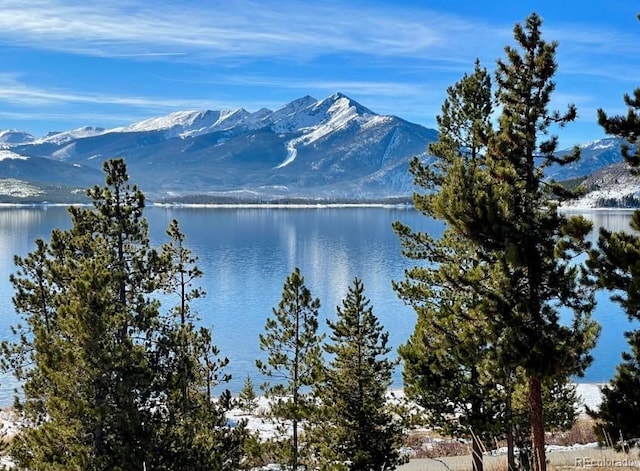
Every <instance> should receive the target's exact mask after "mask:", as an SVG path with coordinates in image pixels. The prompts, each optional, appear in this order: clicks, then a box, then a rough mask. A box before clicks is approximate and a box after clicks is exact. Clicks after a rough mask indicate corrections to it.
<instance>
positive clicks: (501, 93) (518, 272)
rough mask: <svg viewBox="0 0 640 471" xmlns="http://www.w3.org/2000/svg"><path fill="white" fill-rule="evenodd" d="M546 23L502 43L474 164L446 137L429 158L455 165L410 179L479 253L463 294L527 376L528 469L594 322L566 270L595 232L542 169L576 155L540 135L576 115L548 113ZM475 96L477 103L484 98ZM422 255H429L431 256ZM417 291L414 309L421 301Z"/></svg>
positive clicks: (579, 366) (506, 357)
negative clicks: (547, 403)
mask: <svg viewBox="0 0 640 471" xmlns="http://www.w3.org/2000/svg"><path fill="white" fill-rule="evenodd" d="M541 24H542V21H541V19H540V17H539V16H538V15H536V14H532V15H531V16H529V17H528V18H527V20H526V24H525V26H524V27H523V26H522V25H520V24H517V25H516V26H515V28H514V36H515V39H516V42H517V44H518V47H517V48H513V47H509V46H507V47H506V48H505V52H506V56H507V57H506V59H505V60H499V61H498V66H497V72H496V95H495V96H496V99H497V104H498V108H499V109H500V110H501V111H500V112H501V115H500V120H499V124H498V127H497V129H496V130H495V131H494V132H491V133H484V135H485V136H486V138H483V133H476V134H475V135H477V136H478V137H479V139H480V140H479V142H480V143H481V145H480V146H478V145H475V147H476V148H478V147H480V148H481V150H482V152H480V153H478V154H477V155H476V157H477V158H469V157H470V156H471V155H473V154H472V153H470V152H469V151H465V152H462V150H463V148H461V147H460V146H458V145H457V142H458V141H449V142H448V141H447V136H446V133H443V134H445V136H444V139H443V140H441V141H440V143H439V145H441V146H442V147H443V148H442V149H438V147H436V150H438V151H439V152H440V155H438V154H436V155H437V156H439V157H441V156H444V157H441V159H442V160H444V161H445V162H447V161H450V162H452V164H449V165H448V166H447V168H448V172H447V173H446V174H444V173H441V174H436V177H435V179H434V178H430V173H431V172H430V171H423V170H421V169H420V168H419V167H418V168H416V169H415V171H414V175H416V182H417V183H418V184H422V185H423V186H425V187H426V188H427V189H429V190H431V189H433V188H435V189H436V190H438V191H437V197H436V198H435V199H433V200H431V199H430V198H429V197H428V196H426V197H419V198H418V199H417V201H418V202H420V201H424V202H425V206H426V207H427V208H430V207H431V208H434V209H435V210H437V211H438V212H439V213H440V214H441V217H442V219H444V220H445V222H446V223H447V226H448V227H449V228H451V230H452V231H455V233H456V234H455V237H454V238H453V240H458V238H462V239H464V240H465V241H466V243H467V244H468V245H467V247H466V248H465V250H475V251H476V254H477V256H476V258H475V259H474V258H473V257H472V258H471V259H470V260H468V259H466V258H461V259H460V260H459V262H460V264H461V265H460V266H462V267H464V268H465V270H466V265H464V264H463V263H464V262H465V261H470V262H472V263H475V265H473V266H474V267H478V269H479V272H478V273H479V274H481V275H482V276H479V277H477V279H476V280H473V279H472V278H469V281H471V283H469V285H468V287H469V288H470V289H471V291H472V292H473V294H474V296H476V295H478V296H477V298H473V297H471V296H467V297H466V299H467V300H469V299H470V300H471V301H472V302H473V303H474V304H472V306H473V307H475V303H480V304H479V307H481V310H480V311H478V310H476V312H481V313H482V315H483V319H484V320H485V322H486V324H485V325H486V331H487V334H488V338H489V339H498V340H499V343H496V344H494V346H495V349H496V359H497V361H498V365H499V366H500V367H502V368H505V367H506V369H507V371H514V370H515V369H516V368H521V369H522V370H523V371H524V374H525V376H526V381H527V387H528V403H529V407H530V410H529V420H530V425H531V439H532V444H533V468H534V469H535V470H541V471H544V470H545V469H546V461H545V451H544V429H545V426H544V414H543V411H544V408H543V384H544V383H546V382H547V381H550V380H551V379H557V380H559V381H560V382H564V381H565V380H566V379H567V378H568V377H570V376H571V375H576V374H577V375H579V374H581V373H582V372H583V371H584V368H585V367H586V365H587V364H588V363H589V361H590V359H591V358H590V356H589V355H588V352H589V350H590V349H591V348H592V347H593V345H594V342H595V338H596V336H597V333H598V327H597V325H596V324H595V323H594V322H593V321H591V319H590V313H591V311H592V309H593V306H594V298H593V292H592V290H590V289H589V288H588V287H587V285H586V283H585V281H586V274H585V272H584V270H583V267H581V266H579V265H576V264H572V260H573V258H574V257H576V256H577V255H578V254H580V253H584V252H585V251H586V250H587V249H588V248H589V244H588V242H586V240H585V236H586V234H588V232H589V231H590V229H591V225H590V223H588V222H587V221H586V220H585V219H584V218H581V217H573V218H569V219H567V218H565V217H563V216H562V215H560V214H559V213H558V211H557V204H558V202H559V201H561V200H562V199H564V198H567V197H569V196H571V195H572V193H571V192H569V191H567V190H565V189H563V188H562V187H560V186H559V185H558V184H556V183H554V182H549V181H546V180H545V179H544V169H545V168H546V167H547V166H549V165H551V164H558V165H566V164H569V163H571V162H573V161H575V160H576V159H578V158H579V153H578V152H577V150H576V152H574V153H572V154H569V155H566V156H563V157H561V158H559V157H556V156H555V155H554V151H555V149H556V145H557V138H556V137H554V136H551V137H547V134H548V132H549V127H550V125H551V124H554V123H555V124H557V125H560V126H563V125H565V124H566V123H568V122H570V121H572V120H573V119H574V118H575V116H576V111H575V108H574V107H573V106H570V107H569V109H568V111H567V112H566V113H564V114H560V113H558V112H550V111H549V110H548V105H549V102H550V99H551V94H552V92H553V90H554V88H555V85H554V83H553V81H552V77H553V75H554V74H555V71H556V67H557V66H556V63H555V51H556V48H557V44H556V43H547V42H545V41H544V40H543V39H542V35H541V31H540V27H541ZM481 96H482V97H485V96H486V94H485V95H481ZM477 101H478V103H477V105H478V106H479V104H480V103H484V102H485V101H486V98H485V99H482V98H478V99H477ZM471 129H473V128H471ZM473 142H475V141H473ZM447 159H448V160H447ZM414 167H415V166H414ZM425 184H426V185H425ZM418 254H419V255H421V256H423V258H425V259H428V256H429V254H428V253H426V254H425V253H418ZM445 254H446V252H445ZM436 261H437V262H438V260H436ZM473 273H474V271H473V270H472V271H471V272H470V273H469V275H468V276H469V277H471V276H472V274H473ZM487 275H488V276H487ZM465 276H466V275H465ZM416 296H417V300H418V302H419V301H420V300H421V298H420V296H421V294H420V293H417V294H416ZM560 307H566V308H568V309H569V310H570V311H572V312H573V319H572V320H571V322H570V323H569V324H568V325H567V324H564V323H561V322H560V313H559V309H560Z"/></svg>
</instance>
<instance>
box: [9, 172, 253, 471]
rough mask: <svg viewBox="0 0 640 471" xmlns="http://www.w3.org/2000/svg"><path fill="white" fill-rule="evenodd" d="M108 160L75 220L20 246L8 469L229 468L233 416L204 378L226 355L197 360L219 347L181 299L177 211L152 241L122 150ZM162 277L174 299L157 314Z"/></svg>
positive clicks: (183, 273)
mask: <svg viewBox="0 0 640 471" xmlns="http://www.w3.org/2000/svg"><path fill="white" fill-rule="evenodd" d="M104 170H105V173H106V186H105V187H103V188H100V187H94V188H92V189H91V190H89V191H88V192H87V194H88V195H89V197H90V198H91V199H92V201H93V205H94V208H82V207H72V208H70V209H69V212H70V214H71V218H72V228H71V229H69V230H67V231H61V230H54V231H53V232H52V234H51V240H50V241H49V242H48V243H47V242H44V241H42V240H38V241H36V250H35V251H34V252H32V253H31V254H29V255H28V256H27V257H25V258H20V257H16V265H17V267H18V271H17V273H16V274H15V275H12V277H11V281H12V283H13V285H14V287H15V290H16V294H15V296H14V303H15V306H16V310H17V311H18V312H19V313H20V314H21V315H22V317H23V318H24V320H25V324H24V325H22V326H21V327H18V328H17V329H16V330H17V331H18V332H19V333H20V341H19V342H17V343H15V344H5V345H4V351H5V358H6V362H7V365H8V366H9V368H10V369H12V370H13V371H14V373H15V374H16V376H17V378H18V379H20V380H21V381H23V383H24V400H23V401H18V404H17V405H18V407H19V409H21V410H22V411H23V412H24V414H25V418H26V419H27V421H28V423H29V427H26V428H25V429H24V430H23V431H22V432H21V433H20V434H18V436H17V437H16V438H15V439H14V441H13V443H12V447H11V454H12V456H13V458H14V460H15V461H16V464H17V467H18V469H52V470H53V469H60V470H63V469H65V470H67V469H92V470H102V469H105V470H106V469H109V470H117V469H122V470H128V469H143V468H144V467H149V468H150V469H201V468H200V466H206V469H228V468H225V466H227V465H228V463H230V462H233V461H234V460H235V461H237V456H235V455H233V450H234V449H237V448H238V446H235V442H236V441H238V440H241V438H242V427H240V428H238V429H237V431H230V430H229V429H228V428H226V427H225V425H226V420H225V418H224V411H223V409H222V407H219V406H218V405H216V404H214V403H212V402H211V401H210V399H211V395H210V392H209V394H207V390H206V387H205V386H206V385H209V384H214V383H215V381H216V379H217V378H216V375H217V372H218V369H219V367H221V366H222V365H221V364H218V363H216V362H212V361H207V360H211V359H213V358H215V357H217V351H216V349H215V347H213V346H212V345H211V336H210V333H209V332H208V331H207V330H206V329H202V330H199V331H197V330H196V329H195V327H194V325H193V320H194V319H195V318H194V316H193V315H192V314H191V312H190V310H189V306H188V302H189V301H190V300H191V299H195V298H197V297H198V296H199V294H200V293H199V291H198V290H191V288H190V284H191V282H192V281H193V279H195V278H197V277H198V276H199V271H198V270H197V268H195V267H193V266H192V263H193V262H194V259H192V258H191V257H190V255H189V252H188V250H186V249H185V248H184V247H183V246H182V242H183V239H184V236H183V235H182V234H181V233H180V231H179V229H178V226H177V223H174V224H172V226H171V228H170V234H169V235H170V236H171V238H172V241H171V242H170V243H169V244H167V245H166V246H165V247H164V249H163V251H162V252H158V251H156V250H154V249H152V248H151V247H150V244H149V240H148V237H147V223H146V221H145V220H144V218H143V217H142V213H143V210H144V195H143V194H142V193H141V192H140V191H139V190H138V189H137V188H136V187H135V186H133V187H132V186H130V185H129V184H128V177H127V173H126V167H125V164H124V162H123V161H122V160H113V161H109V162H106V163H105V165H104ZM161 291H165V292H171V293H175V294H177V296H178V297H179V299H180V301H179V306H178V307H177V308H176V309H174V310H170V311H169V312H167V313H166V314H163V313H162V311H161V306H160V303H159V302H158V301H156V300H154V298H157V294H159V293H160V292H161ZM234 447H235V448H234ZM222 450H229V451H224V452H223V453H221V451H222ZM185 463H186V464H185ZM185 466H186V467H185Z"/></svg>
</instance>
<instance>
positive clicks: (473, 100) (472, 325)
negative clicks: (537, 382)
mask: <svg viewBox="0 0 640 471" xmlns="http://www.w3.org/2000/svg"><path fill="white" fill-rule="evenodd" d="M492 110H493V108H492V99H491V80H490V78H489V75H488V73H487V71H486V69H483V68H481V67H480V63H479V62H478V61H476V64H475V69H474V72H473V74H472V75H465V76H464V77H463V78H462V79H461V80H460V81H459V82H457V83H456V84H454V85H453V86H451V87H449V88H448V90H447V99H446V100H445V102H444V104H443V106H442V113H441V114H440V115H439V116H438V117H437V121H438V125H439V129H440V135H439V140H438V142H437V143H435V144H433V145H431V146H430V152H431V153H432V154H433V155H434V156H435V157H436V162H435V165H434V166H435V170H432V169H431V168H430V167H428V166H427V165H425V164H423V163H422V162H420V161H419V160H418V159H414V160H413V161H412V163H411V172H412V173H413V175H414V176H415V180H416V183H417V184H419V185H420V186H422V187H424V188H427V189H436V190H438V191H435V192H431V191H430V192H428V193H426V194H415V195H414V204H415V207H416V209H418V210H420V211H422V212H423V213H424V214H425V215H427V216H429V217H432V218H435V219H446V217H447V215H448V214H449V213H450V212H451V209H450V207H449V206H450V204H449V203H450V200H449V199H448V197H447V195H448V192H449V191H453V192H460V191H471V190H472V189H473V188H474V187H473V185H466V184H465V182H466V181H472V180H474V179H477V178H478V177H479V175H480V174H481V173H480V172H482V162H481V160H480V159H481V156H482V153H483V151H486V143H487V140H488V138H489V136H491V135H492V133H493V130H492V127H491V113H492ZM453 178H455V180H454V181H451V180H450V179H453ZM469 198H470V199H473V198H474V196H473V195H469ZM394 228H395V230H396V232H397V233H398V234H399V236H400V238H401V240H402V243H403V253H404V255H405V256H407V257H409V258H411V259H414V260H424V261H426V262H428V265H427V266H424V267H423V266H420V267H414V268H411V269H409V270H406V272H405V275H406V278H405V280H404V281H402V282H395V283H394V289H395V290H396V291H397V293H398V295H399V296H400V298H401V299H403V300H404V301H405V302H407V303H408V304H410V305H412V306H413V308H414V309H415V311H416V313H417V316H418V317H417V322H416V327H415V330H414V333H413V334H412V336H411V338H410V339H409V341H408V342H407V343H406V344H405V345H403V346H401V347H400V349H399V352H400V355H401V357H402V359H403V360H404V382H405V392H406V394H407V395H408V396H409V397H410V398H411V399H412V400H414V401H416V402H417V403H418V404H419V405H420V406H422V407H424V408H425V410H426V412H427V417H428V420H429V424H430V425H431V426H432V427H435V428H436V429H437V430H439V431H441V432H442V433H444V434H447V435H451V436H455V437H463V438H470V439H472V443H473V454H472V457H473V469H474V470H476V471H480V470H481V469H482V466H483V465H482V451H483V444H482V443H481V442H482V441H483V440H490V439H491V438H492V437H493V436H494V435H495V433H496V431H497V430H496V429H497V428H498V427H500V425H501V424H505V423H508V421H509V419H508V417H501V416H500V417H499V415H500V414H501V412H502V411H503V410H504V407H503V404H504V403H505V400H504V398H503V397H496V391H506V392H507V394H508V391H509V390H510V389H512V387H510V386H508V385H507V386H508V387H504V386H505V380H506V379H508V378H509V375H508V367H506V369H507V374H498V373H499V372H500V371H501V367H500V366H499V365H496V363H495V361H493V360H492V358H491V355H492V351H491V346H492V345H496V343H498V339H495V338H491V337H490V332H489V331H488V327H487V321H486V317H487V316H488V315H491V313H488V312H486V311H487V308H486V306H487V303H486V302H484V303H483V302H482V297H481V294H482V293H481V292H480V287H479V286H478V280H486V279H488V278H489V276H490V269H489V267H490V265H489V263H488V260H490V258H489V257H490V254H485V255H484V260H483V259H482V255H481V254H480V253H479V248H478V247H477V246H474V244H473V243H471V242H469V241H468V240H466V239H465V237H464V235H463V234H461V233H460V232H459V231H458V230H457V229H456V228H455V227H450V228H447V229H446V230H445V232H444V234H443V235H442V237H441V238H440V239H439V240H434V239H433V238H432V237H431V236H430V235H429V234H426V233H422V232H414V231H412V230H411V229H410V228H409V227H407V226H405V225H403V224H401V223H399V222H398V223H395V224H394ZM488 372H491V373H490V374H488ZM501 379H502V380H503V381H502V382H501V381H500V380H501ZM507 415H508V414H507Z"/></svg>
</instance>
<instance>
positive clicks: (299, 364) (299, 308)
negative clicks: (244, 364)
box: [256, 268, 323, 469]
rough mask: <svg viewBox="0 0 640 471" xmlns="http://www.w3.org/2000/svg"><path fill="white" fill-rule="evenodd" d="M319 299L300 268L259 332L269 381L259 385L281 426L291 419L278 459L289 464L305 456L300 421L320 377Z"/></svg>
mask: <svg viewBox="0 0 640 471" xmlns="http://www.w3.org/2000/svg"><path fill="white" fill-rule="evenodd" d="M319 309H320V300H319V299H317V298H315V299H314V298H313V297H312V296H311V291H310V290H309V289H308V288H307V287H306V286H305V284H304V277H303V276H302V274H301V273H300V269H299V268H295V269H294V271H293V272H292V273H291V275H289V276H288V277H287V279H286V281H285V284H284V288H283V291H282V299H281V300H280V303H279V304H278V307H277V308H274V309H273V317H271V318H269V319H267V322H266V324H265V333H264V334H260V348H261V349H262V350H263V351H265V352H266V354H267V358H266V363H265V362H263V361H261V360H258V361H256V366H257V367H258V369H259V370H260V372H261V373H262V374H264V375H266V376H267V377H269V378H272V379H273V380H274V381H273V382H265V383H264V384H262V386H261V388H262V390H263V391H264V392H265V396H266V397H267V398H268V399H270V400H271V405H270V415H271V416H272V417H273V418H274V419H276V421H278V422H279V424H280V425H281V426H282V427H283V428H286V426H287V425H288V424H290V425H291V441H290V444H291V446H290V448H289V450H288V451H289V452H288V453H286V454H285V457H284V459H283V460H282V461H283V463H282V464H284V465H286V466H288V467H290V468H291V469H298V465H300V464H302V463H303V461H304V453H301V449H300V425H301V423H302V422H303V421H305V420H307V419H308V418H309V416H310V413H311V411H312V409H313V407H314V404H313V400H312V397H311V396H310V387H311V386H312V385H314V384H315V383H316V382H317V381H319V379H320V375H321V372H322V354H321V349H320V345H321V342H322V339H323V336H321V335H318V310H319Z"/></svg>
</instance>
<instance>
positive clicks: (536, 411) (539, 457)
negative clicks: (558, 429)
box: [529, 376, 547, 471]
mask: <svg viewBox="0 0 640 471" xmlns="http://www.w3.org/2000/svg"><path fill="white" fill-rule="evenodd" d="M529 412H530V419H531V443H532V445H533V447H532V455H533V456H532V457H531V458H532V460H531V461H532V466H531V469H532V471H547V457H546V453H545V449H544V419H543V415H542V386H541V384H540V378H538V377H537V376H531V377H530V378H529Z"/></svg>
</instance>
